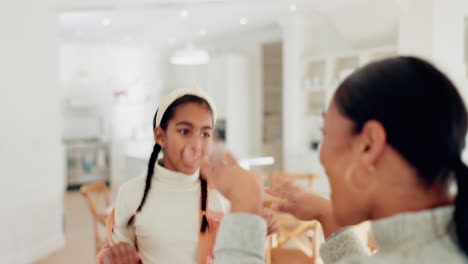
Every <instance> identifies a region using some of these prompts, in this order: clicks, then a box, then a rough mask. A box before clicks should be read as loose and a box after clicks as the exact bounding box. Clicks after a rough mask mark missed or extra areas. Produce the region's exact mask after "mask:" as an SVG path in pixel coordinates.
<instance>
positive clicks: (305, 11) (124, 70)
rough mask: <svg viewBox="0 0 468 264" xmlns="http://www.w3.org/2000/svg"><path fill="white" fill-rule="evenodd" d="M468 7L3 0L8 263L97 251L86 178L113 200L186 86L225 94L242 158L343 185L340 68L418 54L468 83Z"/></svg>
mask: <svg viewBox="0 0 468 264" xmlns="http://www.w3.org/2000/svg"><path fill="white" fill-rule="evenodd" d="M467 17H468V2H467V1H464V0H92V1H91V0H42V1H27V0H21V1H14V0H11V1H8V0H3V1H1V2H0V22H1V23H0V32H1V40H0V89H1V91H2V95H1V96H0V108H1V111H0V118H1V119H0V121H1V123H0V128H1V129H0V131H1V132H0V135H1V137H2V142H1V145H0V146H1V147H0V164H1V166H2V168H3V171H2V173H1V175H2V181H3V183H2V184H1V186H2V187H1V190H2V191H1V192H0V197H1V198H2V199H1V200H2V206H1V208H2V215H1V216H2V217H1V218H0V219H1V220H0V223H1V224H2V225H1V227H0V229H1V234H2V236H1V238H0V262H2V263H93V262H94V256H95V251H96V243H98V242H96V240H97V239H98V238H96V237H95V236H96V232H97V231H96V230H95V226H94V225H98V224H99V221H100V220H99V215H97V213H96V212H94V214H93V203H94V200H92V199H91V198H90V197H91V196H89V195H87V194H86V193H83V192H80V191H79V189H80V188H82V187H83V186H87V185H89V184H92V183H95V182H102V183H104V184H105V191H103V193H104V194H105V193H107V192H108V194H109V202H108V204H104V205H103V206H104V207H111V206H112V203H113V201H114V197H115V192H116V190H117V189H118V187H119V186H120V185H121V184H122V183H123V182H125V181H127V180H129V179H131V178H133V177H137V176H142V175H144V173H145V171H146V166H147V160H148V158H149V156H150V153H151V150H152V146H153V144H154V140H153V134H152V120H153V115H154V113H155V111H156V108H157V106H158V104H159V102H160V100H161V99H162V98H163V96H164V95H166V94H167V93H169V92H170V91H171V90H173V89H176V88H181V87H193V86H198V87H201V88H203V89H205V90H206V91H207V92H208V93H209V94H210V95H211V96H212V97H213V98H214V100H215V103H216V104H217V107H218V112H219V120H218V123H217V126H216V129H217V131H218V133H219V134H220V136H221V138H222V140H223V141H224V143H225V144H226V145H227V147H228V148H229V149H230V150H232V151H233V152H234V153H235V155H236V156H237V157H238V158H239V160H240V161H241V164H242V165H243V166H245V167H246V168H250V169H253V170H257V171H258V172H259V173H260V174H262V175H265V176H268V175H270V174H271V173H272V172H275V171H277V172H282V173H285V174H291V175H292V174H294V175H296V176H297V179H298V180H299V182H301V181H302V182H303V183H304V184H306V186H308V187H310V188H311V189H312V186H313V190H314V191H315V192H318V193H320V194H322V195H324V196H328V195H329V187H328V184H327V181H326V176H325V174H324V172H323V169H322V168H321V166H320V163H319V160H318V150H319V145H320V141H321V126H322V122H323V120H322V119H323V118H322V114H323V111H324V110H325V109H326V107H327V105H328V103H329V101H330V98H331V96H332V95H333V92H334V89H335V88H336V87H337V85H338V84H339V83H340V81H342V80H343V79H344V78H345V77H346V76H347V75H349V74H350V73H352V72H353V71H354V70H355V69H356V68H358V67H360V66H362V65H364V64H366V63H368V62H371V61H375V60H378V59H382V58H385V57H390V56H395V55H397V54H404V55H415V56H421V57H424V58H426V59H428V60H431V61H432V62H434V63H436V65H437V66H439V67H440V68H441V69H443V70H444V71H445V72H446V73H447V74H448V75H449V76H450V77H451V78H452V80H453V81H454V82H455V83H456V84H457V85H458V87H459V88H460V92H461V93H462V94H463V96H464V97H465V98H467V96H468V91H467V89H466V87H467V86H466V85H467V80H468V71H467V68H466V62H467V61H468V18H467ZM465 156H466V155H465ZM307 181H309V183H310V182H312V183H313V184H310V185H309V183H305V182H307ZM266 184H268V183H266ZM82 190H83V189H82ZM96 190H97V189H96ZM99 191H102V190H101V189H99ZM101 235H102V234H101Z"/></svg>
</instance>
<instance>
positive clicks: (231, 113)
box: [206, 55, 255, 156]
mask: <svg viewBox="0 0 468 264" xmlns="http://www.w3.org/2000/svg"><path fill="white" fill-rule="evenodd" d="M251 72H252V66H251V63H250V59H249V58H248V57H246V56H239V55H226V56H221V57H216V58H214V59H213V60H212V61H211V63H210V64H209V65H208V71H207V86H206V90H207V92H208V93H209V94H210V95H211V96H212V97H213V100H214V101H215V104H216V107H217V109H218V114H219V115H218V120H220V122H223V120H224V121H225V135H226V145H227V147H228V148H229V149H230V150H231V151H233V152H234V153H235V154H236V155H238V156H245V155H248V154H251V153H253V149H252V146H253V142H251V140H252V136H251V135H252V134H253V133H255V131H252V130H253V129H252V122H253V121H252V118H253V116H254V114H253V113H252V112H251V106H252V100H251V98H252V97H253V95H252V94H253V88H252V76H251Z"/></svg>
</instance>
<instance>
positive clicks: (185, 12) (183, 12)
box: [179, 9, 189, 17]
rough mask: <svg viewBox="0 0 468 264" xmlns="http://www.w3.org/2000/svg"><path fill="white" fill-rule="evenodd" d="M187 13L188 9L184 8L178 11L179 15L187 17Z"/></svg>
mask: <svg viewBox="0 0 468 264" xmlns="http://www.w3.org/2000/svg"><path fill="white" fill-rule="evenodd" d="M188 15H189V13H188V11H187V10H185V9H184V10H182V11H180V13H179V16H181V17H188Z"/></svg>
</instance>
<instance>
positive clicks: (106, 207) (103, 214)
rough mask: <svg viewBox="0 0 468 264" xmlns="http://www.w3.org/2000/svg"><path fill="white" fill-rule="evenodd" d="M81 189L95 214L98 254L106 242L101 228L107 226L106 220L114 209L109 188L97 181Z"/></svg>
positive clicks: (95, 235)
mask: <svg viewBox="0 0 468 264" xmlns="http://www.w3.org/2000/svg"><path fill="white" fill-rule="evenodd" d="M80 191H81V194H82V195H83V196H84V197H85V198H86V201H87V203H88V207H89V209H90V211H91V214H92V216H93V230H94V239H95V249H96V254H97V253H98V252H99V251H100V250H101V248H102V247H103V246H104V244H105V235H101V230H102V229H105V228H106V222H107V219H108V216H109V214H110V212H111V210H112V207H111V203H110V196H109V189H108V188H107V186H106V184H105V183H102V182H97V183H90V184H86V185H83V186H82V187H81V189H80Z"/></svg>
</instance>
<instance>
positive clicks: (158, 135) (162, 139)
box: [154, 126, 166, 148]
mask: <svg viewBox="0 0 468 264" xmlns="http://www.w3.org/2000/svg"><path fill="white" fill-rule="evenodd" d="M154 140H155V141H156V143H157V144H158V145H159V146H161V148H164V147H165V146H166V133H165V132H164V130H163V129H162V128H161V127H160V126H158V127H156V128H155V129H154Z"/></svg>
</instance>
